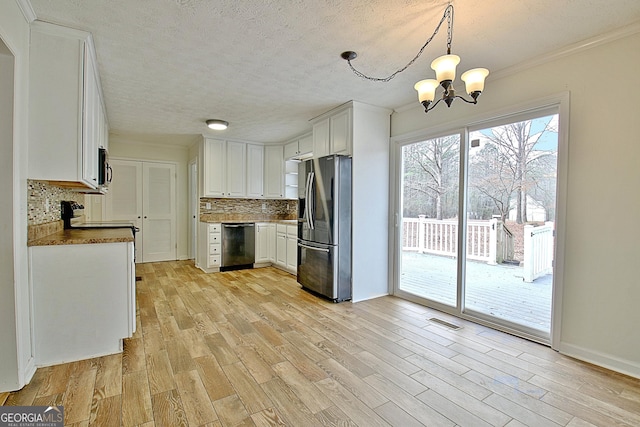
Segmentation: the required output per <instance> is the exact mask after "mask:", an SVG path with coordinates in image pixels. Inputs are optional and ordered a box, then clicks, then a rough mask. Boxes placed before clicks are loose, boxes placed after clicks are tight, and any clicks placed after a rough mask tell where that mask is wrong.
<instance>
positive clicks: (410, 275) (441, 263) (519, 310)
mask: <svg viewBox="0 0 640 427" xmlns="http://www.w3.org/2000/svg"><path fill="white" fill-rule="evenodd" d="M466 269H467V270H466V275H467V284H466V300H465V301H466V308H468V309H471V310H473V311H477V312H481V313H484V314H489V315H492V316H496V317H498V318H500V319H504V320H507V321H510V322H513V323H516V324H519V325H524V326H528V327H530V328H534V329H537V330H541V331H544V332H549V331H550V324H551V323H550V322H551V292H552V284H553V276H552V275H551V274H548V275H546V276H543V277H540V278H539V279H536V280H534V281H533V283H526V282H524V281H523V280H522V277H523V274H524V270H523V268H522V267H517V266H511V265H489V264H487V263H483V262H476V261H468V262H467V266H466ZM401 271H402V276H401V279H400V289H401V290H403V291H406V292H410V293H412V294H415V295H418V296H421V297H425V298H429V299H432V300H434V301H438V302H441V303H444V304H448V305H451V306H455V302H456V260H455V259H453V258H449V257H443V256H437V255H428V254H418V253H415V252H403V254H402V270H401Z"/></svg>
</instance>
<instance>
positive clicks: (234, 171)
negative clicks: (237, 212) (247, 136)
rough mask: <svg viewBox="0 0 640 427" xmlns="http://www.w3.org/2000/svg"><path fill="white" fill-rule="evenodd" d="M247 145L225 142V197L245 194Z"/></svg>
mask: <svg viewBox="0 0 640 427" xmlns="http://www.w3.org/2000/svg"><path fill="white" fill-rule="evenodd" d="M246 156H247V144H245V143H243V142H231V141H227V196H230V197H245V196H246V194H247V184H246V183H247V169H246V165H247V163H246Z"/></svg>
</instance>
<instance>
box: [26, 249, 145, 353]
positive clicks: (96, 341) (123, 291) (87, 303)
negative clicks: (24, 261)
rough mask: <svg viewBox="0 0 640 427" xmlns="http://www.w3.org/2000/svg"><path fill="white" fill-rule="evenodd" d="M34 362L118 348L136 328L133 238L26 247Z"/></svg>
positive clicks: (119, 349)
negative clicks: (31, 290) (122, 240)
mask: <svg viewBox="0 0 640 427" xmlns="http://www.w3.org/2000/svg"><path fill="white" fill-rule="evenodd" d="M29 264H30V270H31V277H30V282H31V286H32V289H33V334H34V342H33V344H34V354H35V363H36V366H49V365H54V364H59V363H67V362H72V361H76V360H82V359H89V358H93V357H98V356H104V355H107V354H113V353H118V352H121V351H122V340H123V339H124V338H128V337H130V336H132V335H133V333H134V332H135V329H136V299H135V295H136V294H135V283H136V282H135V280H136V279H135V264H134V262H133V242H129V243H124V242H123V243H95V244H81V245H52V246H32V247H30V248H29Z"/></svg>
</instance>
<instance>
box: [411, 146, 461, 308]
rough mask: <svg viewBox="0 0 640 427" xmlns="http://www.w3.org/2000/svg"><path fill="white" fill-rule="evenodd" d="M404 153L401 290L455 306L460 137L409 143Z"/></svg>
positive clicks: (456, 296)
mask: <svg viewBox="0 0 640 427" xmlns="http://www.w3.org/2000/svg"><path fill="white" fill-rule="evenodd" d="M401 151H402V160H401V163H402V165H401V168H402V172H401V177H402V180H401V193H402V202H401V205H402V211H401V212H402V218H401V224H402V252H401V253H402V255H401V257H400V263H401V274H400V282H399V289H400V290H402V291H404V292H406V293H409V294H411V295H415V296H417V297H420V298H425V299H428V300H431V301H433V302H435V303H437V304H444V305H446V306H450V307H456V305H457V300H458V286H457V283H458V274H457V271H458V267H457V265H458V252H457V248H458V241H457V240H458V231H457V224H458V220H457V218H458V205H459V203H460V199H459V192H458V181H459V175H460V135H459V134H453V135H445V136H441V137H438V138H432V139H429V140H426V141H421V142H417V143H414V144H409V145H405V146H403V147H402V150H401Z"/></svg>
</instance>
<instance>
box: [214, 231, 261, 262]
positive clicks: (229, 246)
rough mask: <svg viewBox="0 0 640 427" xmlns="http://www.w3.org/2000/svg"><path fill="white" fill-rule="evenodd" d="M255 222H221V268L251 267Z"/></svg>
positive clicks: (254, 245)
mask: <svg viewBox="0 0 640 427" xmlns="http://www.w3.org/2000/svg"><path fill="white" fill-rule="evenodd" d="M255 252H256V232H255V224H253V223H249V222H243V223H233V224H222V264H221V268H220V269H221V270H233V269H240V268H252V267H253V263H254V262H255V259H256V255H255Z"/></svg>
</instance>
